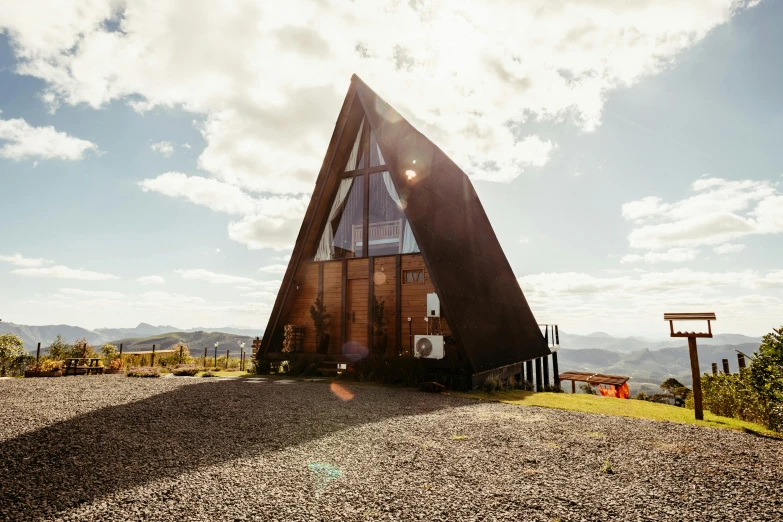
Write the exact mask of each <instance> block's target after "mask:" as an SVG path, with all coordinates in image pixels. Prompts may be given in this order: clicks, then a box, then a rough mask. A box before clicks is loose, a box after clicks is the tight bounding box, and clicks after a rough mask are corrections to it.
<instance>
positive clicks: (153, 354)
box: [150, 344, 155, 366]
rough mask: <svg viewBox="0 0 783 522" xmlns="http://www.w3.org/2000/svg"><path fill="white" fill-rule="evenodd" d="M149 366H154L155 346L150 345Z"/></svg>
mask: <svg viewBox="0 0 783 522" xmlns="http://www.w3.org/2000/svg"><path fill="white" fill-rule="evenodd" d="M150 366H155V345H154V344H153V345H152V357H150Z"/></svg>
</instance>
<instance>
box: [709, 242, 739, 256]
mask: <svg viewBox="0 0 783 522" xmlns="http://www.w3.org/2000/svg"><path fill="white" fill-rule="evenodd" d="M712 250H713V251H714V252H715V253H716V254H731V253H734V252H740V251H742V250H745V245H736V244H733V243H724V244H722V245H718V246H716V247H715V248H713V249H712Z"/></svg>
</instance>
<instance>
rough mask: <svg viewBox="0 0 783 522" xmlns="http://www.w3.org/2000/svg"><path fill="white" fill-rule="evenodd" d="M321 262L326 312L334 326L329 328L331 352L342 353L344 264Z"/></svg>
mask: <svg viewBox="0 0 783 522" xmlns="http://www.w3.org/2000/svg"><path fill="white" fill-rule="evenodd" d="M321 264H322V265H323V267H324V277H323V303H324V306H325V307H326V312H327V313H328V314H330V315H331V316H332V318H331V319H330V321H331V323H332V326H331V327H330V328H329V334H330V336H331V340H330V342H329V353H340V335H341V332H340V328H341V326H342V325H341V321H340V314H341V313H342V298H343V296H342V292H343V285H342V278H343V264H342V262H341V261H328V262H325V263H321Z"/></svg>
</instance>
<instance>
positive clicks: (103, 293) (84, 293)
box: [60, 288, 125, 300]
mask: <svg viewBox="0 0 783 522" xmlns="http://www.w3.org/2000/svg"><path fill="white" fill-rule="evenodd" d="M60 293H61V294H65V295H67V296H75V297H87V298H94V299H109V300H117V299H122V298H124V297H125V294H123V293H121V292H112V291H109V290H83V289H81V288H60Z"/></svg>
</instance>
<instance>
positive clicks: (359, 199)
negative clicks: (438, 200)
mask: <svg viewBox="0 0 783 522" xmlns="http://www.w3.org/2000/svg"><path fill="white" fill-rule="evenodd" d="M366 126H367V122H366V121H365V120H362V122H361V124H360V125H359V131H358V132H357V133H356V137H355V138H354V143H353V147H352V149H351V153H350V156H349V158H348V161H347V163H346V168H345V174H344V177H343V179H341V180H340V183H339V184H338V186H337V192H336V193H335V195H334V197H333V198H332V201H331V205H330V206H329V215H328V216H327V217H326V223H325V225H324V228H323V232H322V234H321V240H320V241H319V243H318V250H317V251H316V254H315V258H314V259H315V261H328V260H332V259H348V258H354V257H365V256H385V255H394V254H410V253H416V252H419V246H418V244H417V242H416V239H415V238H414V237H413V230H411V225H410V223H409V222H408V219H407V218H406V216H405V212H404V210H403V208H404V203H403V202H402V201H401V200H400V197H399V195H398V194H397V190H396V188H395V187H394V182H393V181H392V178H391V174H390V173H389V172H388V171H384V170H382V169H380V168H378V167H382V166H383V165H384V159H383V154H382V153H381V148H380V146H379V145H378V142H377V140H376V139H375V134H374V133H373V132H371V131H370V130H369V129H368V128H367V127H366ZM366 158H369V161H365V159H366ZM368 163H369V165H368ZM368 171H369V172H368ZM365 208H369V212H367V214H368V217H369V222H368V223H367V224H365V220H364V216H365ZM365 233H366V234H367V235H368V236H369V241H367V242H365V241H364V235H365Z"/></svg>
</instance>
